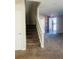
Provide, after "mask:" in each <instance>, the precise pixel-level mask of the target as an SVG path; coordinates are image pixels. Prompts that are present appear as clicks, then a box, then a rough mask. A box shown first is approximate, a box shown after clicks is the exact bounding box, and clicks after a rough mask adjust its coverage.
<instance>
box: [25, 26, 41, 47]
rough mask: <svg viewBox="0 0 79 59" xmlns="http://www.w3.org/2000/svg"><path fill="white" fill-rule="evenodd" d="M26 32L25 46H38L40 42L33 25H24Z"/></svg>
mask: <svg viewBox="0 0 79 59" xmlns="http://www.w3.org/2000/svg"><path fill="white" fill-rule="evenodd" d="M26 28H27V29H26V31H27V32H26V34H27V48H38V47H40V42H39V38H38V33H37V30H36V26H35V25H27V26H26Z"/></svg>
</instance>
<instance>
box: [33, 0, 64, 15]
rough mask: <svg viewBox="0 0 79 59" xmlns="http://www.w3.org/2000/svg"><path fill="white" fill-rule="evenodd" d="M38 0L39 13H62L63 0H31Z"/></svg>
mask: <svg viewBox="0 0 79 59" xmlns="http://www.w3.org/2000/svg"><path fill="white" fill-rule="evenodd" d="M32 1H40V6H39V11H40V14H41V15H55V16H56V15H60V14H63V0H32Z"/></svg>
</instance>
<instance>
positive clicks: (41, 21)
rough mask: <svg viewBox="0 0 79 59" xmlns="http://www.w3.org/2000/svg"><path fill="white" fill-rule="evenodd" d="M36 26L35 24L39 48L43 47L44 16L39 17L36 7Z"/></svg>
mask: <svg viewBox="0 0 79 59" xmlns="http://www.w3.org/2000/svg"><path fill="white" fill-rule="evenodd" d="M36 26H37V31H38V36H39V40H40V44H41V48H44V32H45V18H44V17H42V18H40V16H39V8H38V9H37V20H36Z"/></svg>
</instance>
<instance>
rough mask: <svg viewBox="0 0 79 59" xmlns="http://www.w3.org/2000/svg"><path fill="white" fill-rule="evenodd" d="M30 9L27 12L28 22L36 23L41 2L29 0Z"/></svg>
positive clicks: (29, 23) (30, 23)
mask: <svg viewBox="0 0 79 59" xmlns="http://www.w3.org/2000/svg"><path fill="white" fill-rule="evenodd" d="M28 4H29V7H28V8H29V10H28V12H27V14H26V24H27V25H36V19H37V8H38V5H39V4H40V2H35V1H28Z"/></svg>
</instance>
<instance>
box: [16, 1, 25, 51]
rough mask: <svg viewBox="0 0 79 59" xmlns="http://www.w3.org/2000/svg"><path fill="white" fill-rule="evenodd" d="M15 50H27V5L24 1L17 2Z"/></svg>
mask: <svg viewBox="0 0 79 59" xmlns="http://www.w3.org/2000/svg"><path fill="white" fill-rule="evenodd" d="M15 17H16V18H15V23H16V26H15V27H16V28H15V31H16V32H15V33H16V34H15V35H16V36H15V50H25V49H26V35H25V3H24V0H16V4H15Z"/></svg>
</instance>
